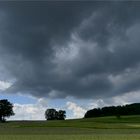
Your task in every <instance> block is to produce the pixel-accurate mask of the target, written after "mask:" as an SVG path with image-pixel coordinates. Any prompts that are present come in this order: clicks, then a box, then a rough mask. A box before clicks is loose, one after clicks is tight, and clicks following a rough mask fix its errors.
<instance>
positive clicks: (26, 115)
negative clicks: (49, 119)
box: [9, 98, 47, 120]
mask: <svg viewBox="0 0 140 140" xmlns="http://www.w3.org/2000/svg"><path fill="white" fill-rule="evenodd" d="M46 109H47V101H46V100H45V99H43V98H40V99H39V100H38V101H37V103H36V104H17V103H16V104H14V108H13V110H14V113H15V116H12V117H10V118H9V119H10V120H44V119H45V116H44V113H45V110H46Z"/></svg>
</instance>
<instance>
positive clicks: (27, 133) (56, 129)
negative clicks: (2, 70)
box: [0, 116, 140, 140]
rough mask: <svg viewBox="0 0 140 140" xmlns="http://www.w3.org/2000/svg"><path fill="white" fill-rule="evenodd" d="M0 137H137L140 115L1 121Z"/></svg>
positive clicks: (96, 139)
mask: <svg viewBox="0 0 140 140" xmlns="http://www.w3.org/2000/svg"><path fill="white" fill-rule="evenodd" d="M0 140H140V116H122V117H121V118H120V119H117V118H116V117H100V118H90V119H76V120H65V121H8V122H6V123H0Z"/></svg>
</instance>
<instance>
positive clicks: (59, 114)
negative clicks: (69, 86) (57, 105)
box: [45, 108, 66, 120]
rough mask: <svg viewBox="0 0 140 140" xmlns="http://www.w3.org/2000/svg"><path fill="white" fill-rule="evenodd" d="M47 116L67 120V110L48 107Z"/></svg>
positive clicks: (50, 118) (47, 118) (51, 118)
mask: <svg viewBox="0 0 140 140" xmlns="http://www.w3.org/2000/svg"><path fill="white" fill-rule="evenodd" d="M45 118H46V120H65V118H66V111H64V110H59V111H56V110H55V109H53V108H52V109H47V110H46V111H45Z"/></svg>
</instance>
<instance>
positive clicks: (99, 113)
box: [84, 103, 140, 118]
mask: <svg viewBox="0 0 140 140" xmlns="http://www.w3.org/2000/svg"><path fill="white" fill-rule="evenodd" d="M120 115H140V103H134V104H129V105H124V106H108V107H103V108H94V109H91V110H88V111H87V112H86V113H85V116H84V117H85V118H90V117H104V116H117V117H120Z"/></svg>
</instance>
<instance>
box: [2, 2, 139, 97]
mask: <svg viewBox="0 0 140 140" xmlns="http://www.w3.org/2000/svg"><path fill="white" fill-rule="evenodd" d="M139 13H140V2H1V5H0V17H1V18H0V73H1V74H0V76H1V77H0V78H1V80H3V79H4V77H5V80H8V81H12V82H13V85H12V86H11V87H10V88H9V89H7V90H6V91H5V92H9V93H21V94H31V95H33V96H37V97H44V96H45V97H51V98H64V97H68V96H72V97H77V98H90V97H97V98H99V97H107V96H117V95H121V94H124V93H126V92H133V91H137V90H140V89H139V87H140V85H139V83H140V82H139V81H140V76H139V75H140V74H139V70H140V55H139V53H140V46H139V44H140V40H139V36H140V14H139ZM3 71H4V73H3Z"/></svg>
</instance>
